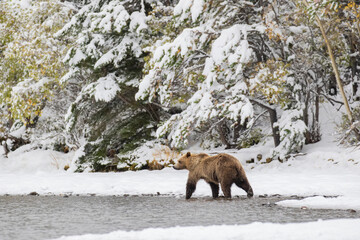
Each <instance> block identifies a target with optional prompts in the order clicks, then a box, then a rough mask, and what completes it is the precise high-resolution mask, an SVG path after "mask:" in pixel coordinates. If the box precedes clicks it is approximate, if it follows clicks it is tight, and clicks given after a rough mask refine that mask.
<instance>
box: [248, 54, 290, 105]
mask: <svg viewBox="0 0 360 240" xmlns="http://www.w3.org/2000/svg"><path fill="white" fill-rule="evenodd" d="M287 68H288V65H286V64H284V63H283V62H277V61H274V60H268V61H267V62H266V63H259V64H258V66H257V68H256V73H255V75H254V76H253V78H252V79H251V80H250V82H249V83H248V85H249V93H250V95H255V94H260V95H262V96H263V97H265V98H266V100H267V101H268V103H270V104H275V103H281V102H283V101H285V99H284V98H283V95H284V94H285V85H286V84H287V77H288V74H289V72H288V71H287Z"/></svg>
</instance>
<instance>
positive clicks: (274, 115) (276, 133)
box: [250, 99, 280, 147]
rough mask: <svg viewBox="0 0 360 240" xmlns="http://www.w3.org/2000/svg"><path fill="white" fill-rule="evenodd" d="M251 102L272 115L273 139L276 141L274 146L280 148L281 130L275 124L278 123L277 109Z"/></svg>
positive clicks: (252, 100)
mask: <svg viewBox="0 0 360 240" xmlns="http://www.w3.org/2000/svg"><path fill="white" fill-rule="evenodd" d="M250 101H251V102H253V103H255V104H257V105H259V106H260V107H262V108H264V109H266V110H267V111H268V113H269V115H270V124H271V130H272V133H273V139H274V145H275V147H277V146H279V144H280V130H279V127H278V126H275V123H276V122H277V120H278V118H277V113H276V109H274V108H272V107H271V106H268V105H267V104H264V103H261V102H259V101H257V100H254V99H251V100H250Z"/></svg>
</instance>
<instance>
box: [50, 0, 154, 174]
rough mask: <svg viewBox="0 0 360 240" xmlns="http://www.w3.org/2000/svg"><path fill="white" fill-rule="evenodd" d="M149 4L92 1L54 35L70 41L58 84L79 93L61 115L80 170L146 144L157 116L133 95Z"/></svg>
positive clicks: (112, 161) (98, 166)
mask: <svg viewBox="0 0 360 240" xmlns="http://www.w3.org/2000/svg"><path fill="white" fill-rule="evenodd" d="M149 9H151V7H150V5H149V4H148V3H145V2H144V1H140V0H134V1H121V0H112V1H91V2H89V3H88V4H86V5H84V6H83V7H82V8H81V9H80V10H79V11H78V13H77V14H76V15H75V16H74V17H73V18H72V19H71V21H70V22H69V23H67V24H66V25H65V27H64V28H63V29H62V30H60V31H59V32H58V33H57V36H58V37H59V38H62V39H64V40H65V39H70V40H74V44H73V46H72V47H71V48H70V50H69V51H68V53H67V55H66V56H65V58H64V62H65V63H67V64H68V65H69V67H70V71H69V72H68V73H67V74H66V75H65V76H64V77H63V78H62V80H61V81H62V82H63V83H68V84H75V85H77V86H78V87H79V88H80V89H81V90H80V91H79V92H78V93H76V94H77V97H76V99H75V101H74V102H73V103H72V105H71V107H70V108H69V110H68V114H67V115H66V121H67V130H68V131H69V132H70V133H71V134H72V135H73V137H74V139H77V142H78V147H79V149H80V151H83V154H85V155H83V156H82V157H81V158H80V159H79V162H78V163H80V165H81V167H80V168H79V170H83V169H85V168H87V167H88V165H89V166H90V168H91V169H95V170H105V169H104V167H105V166H106V165H109V164H110V165H111V164H115V165H116V164H117V162H119V160H121V161H127V163H128V164H129V166H131V165H132V163H131V160H133V159H119V158H118V157H117V156H115V155H116V154H120V155H121V154H122V153H126V152H127V151H129V150H133V149H134V148H135V147H137V146H139V145H140V144H141V143H143V142H145V141H146V140H148V139H151V138H152V137H151V131H152V130H151V128H152V127H151V126H154V124H152V123H151V122H153V121H156V120H157V113H156V110H154V108H152V107H151V106H150V105H148V104H147V105H146V104H144V105H143V104H139V103H137V102H136V101H135V99H134V95H135V93H136V91H137V87H138V84H139V81H140V79H141V76H142V67H143V57H144V51H143V46H144V45H146V44H147V39H148V38H149V33H148V26H147V23H146V21H147V14H148V11H149Z"/></svg>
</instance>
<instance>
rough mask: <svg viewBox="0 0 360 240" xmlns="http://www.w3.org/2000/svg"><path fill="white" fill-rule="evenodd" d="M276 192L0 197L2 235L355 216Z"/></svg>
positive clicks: (35, 236) (356, 215) (53, 234)
mask: <svg viewBox="0 0 360 240" xmlns="http://www.w3.org/2000/svg"><path fill="white" fill-rule="evenodd" d="M285 199H289V198H285V197H281V196H274V197H266V198H259V197H254V198H252V199H248V198H246V197H240V198H234V199H232V200H226V199H218V200H213V199H211V198H198V199H196V198H193V199H190V200H185V199H184V198H175V197H164V196H157V197H154V196H129V197H119V196H113V197H97V196H70V197H66V198H64V197H59V196H0V239H2V240H7V239H48V238H56V237H60V236H63V235H66V236H68V235H80V234H86V233H99V234H101V233H109V232H112V231H116V230H141V229H144V228H149V227H164V228H166V227H173V226H199V225H203V226H206V225H221V224H227V225H234V224H247V223H251V222H255V221H258V222H275V223H286V222H304V221H316V220H318V219H333V218H359V217H360V213H358V212H355V213H353V212H350V211H341V210H310V209H307V210H302V209H296V208H284V207H279V206H277V205H275V202H278V201H281V200H285Z"/></svg>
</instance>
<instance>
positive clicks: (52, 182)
mask: <svg viewBox="0 0 360 240" xmlns="http://www.w3.org/2000/svg"><path fill="white" fill-rule="evenodd" d="M333 111H334V110H333V109H332V108H326V107H323V108H322V114H321V116H322V123H321V125H322V140H321V141H320V142H318V143H316V144H311V145H306V146H305V147H304V149H303V150H302V153H301V154H297V155H296V156H294V157H292V158H290V159H289V160H288V161H286V162H284V163H280V162H278V161H273V162H271V163H268V164H259V163H256V161H255V163H250V164H249V163H246V160H249V159H251V158H254V159H256V156H257V155H258V154H262V155H263V157H264V158H265V157H266V156H267V155H269V152H270V149H271V147H272V142H271V141H268V142H267V143H265V144H260V145H257V146H254V147H252V148H249V149H242V150H238V151H235V150H221V149H213V150H212V151H210V152H209V153H219V152H227V153H229V154H232V155H234V156H236V157H237V158H238V159H239V160H240V161H241V163H242V164H243V166H244V168H245V171H246V173H247V176H248V179H249V181H250V183H251V185H252V188H253V189H254V193H255V197H259V195H274V194H280V195H283V196H292V195H296V196H301V197H304V198H303V199H301V200H295V199H294V200H285V201H280V202H277V203H276V204H278V205H280V206H283V207H293V208H301V207H306V208H308V209H312V208H316V209H342V210H349V209H351V210H355V211H360V149H358V148H354V147H351V148H349V147H348V148H345V147H343V146H340V145H339V144H338V142H337V141H336V138H337V137H336V135H334V133H333V132H334V125H335V122H336V121H338V120H339V119H338V118H337V117H336V116H337V115H338V114H334V112H333ZM0 151H1V150H0ZM191 151H192V152H198V151H200V150H199V149H197V148H193V149H191ZM74 154H77V153H68V154H62V153H59V152H55V151H45V150H31V151H30V150H29V148H28V147H26V146H24V147H22V148H20V149H18V150H16V151H15V152H12V153H10V154H9V156H8V158H5V157H4V156H3V153H2V152H0V183H1V184H0V195H5V194H10V195H26V194H29V193H30V192H36V193H38V194H40V195H49V194H50V195H54V194H55V195H64V194H73V195H75V194H79V195H88V194H96V195H100V196H113V195H120V196H121V195H125V194H126V195H142V194H155V195H156V194H159V193H160V194H162V195H170V196H177V197H184V192H185V183H186V179H187V171H186V170H182V171H176V170H174V169H171V168H166V169H163V170H160V171H148V170H142V171H137V172H130V171H129V172H121V173H90V172H89V173H74V171H73V170H74V166H73V163H72V159H73V158H74ZM67 164H69V165H70V166H71V167H70V169H69V170H68V171H64V170H63V167H64V166H65V165H67ZM232 194H233V196H234V195H245V192H244V191H243V190H241V189H239V188H237V187H236V186H233V188H232ZM193 196H194V197H195V198H196V197H210V196H211V191H210V188H209V187H208V186H207V184H206V183H205V182H203V181H200V182H199V183H198V185H197V189H196V191H195V193H194V195H193ZM359 227H360V219H335V220H321V219H319V220H318V221H314V222H306V223H287V224H279V223H261V222H254V223H251V224H247V225H220V226H191V227H179V226H174V227H172V228H147V229H144V230H140V231H122V230H121V229H119V231H116V232H111V233H108V234H103V235H96V234H86V235H81V236H67V237H61V238H60V239H64V240H65V239H66V240H70V239H270V238H275V239H360V230H359ZM295 233H297V234H295ZM190 234H191V235H190Z"/></svg>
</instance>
